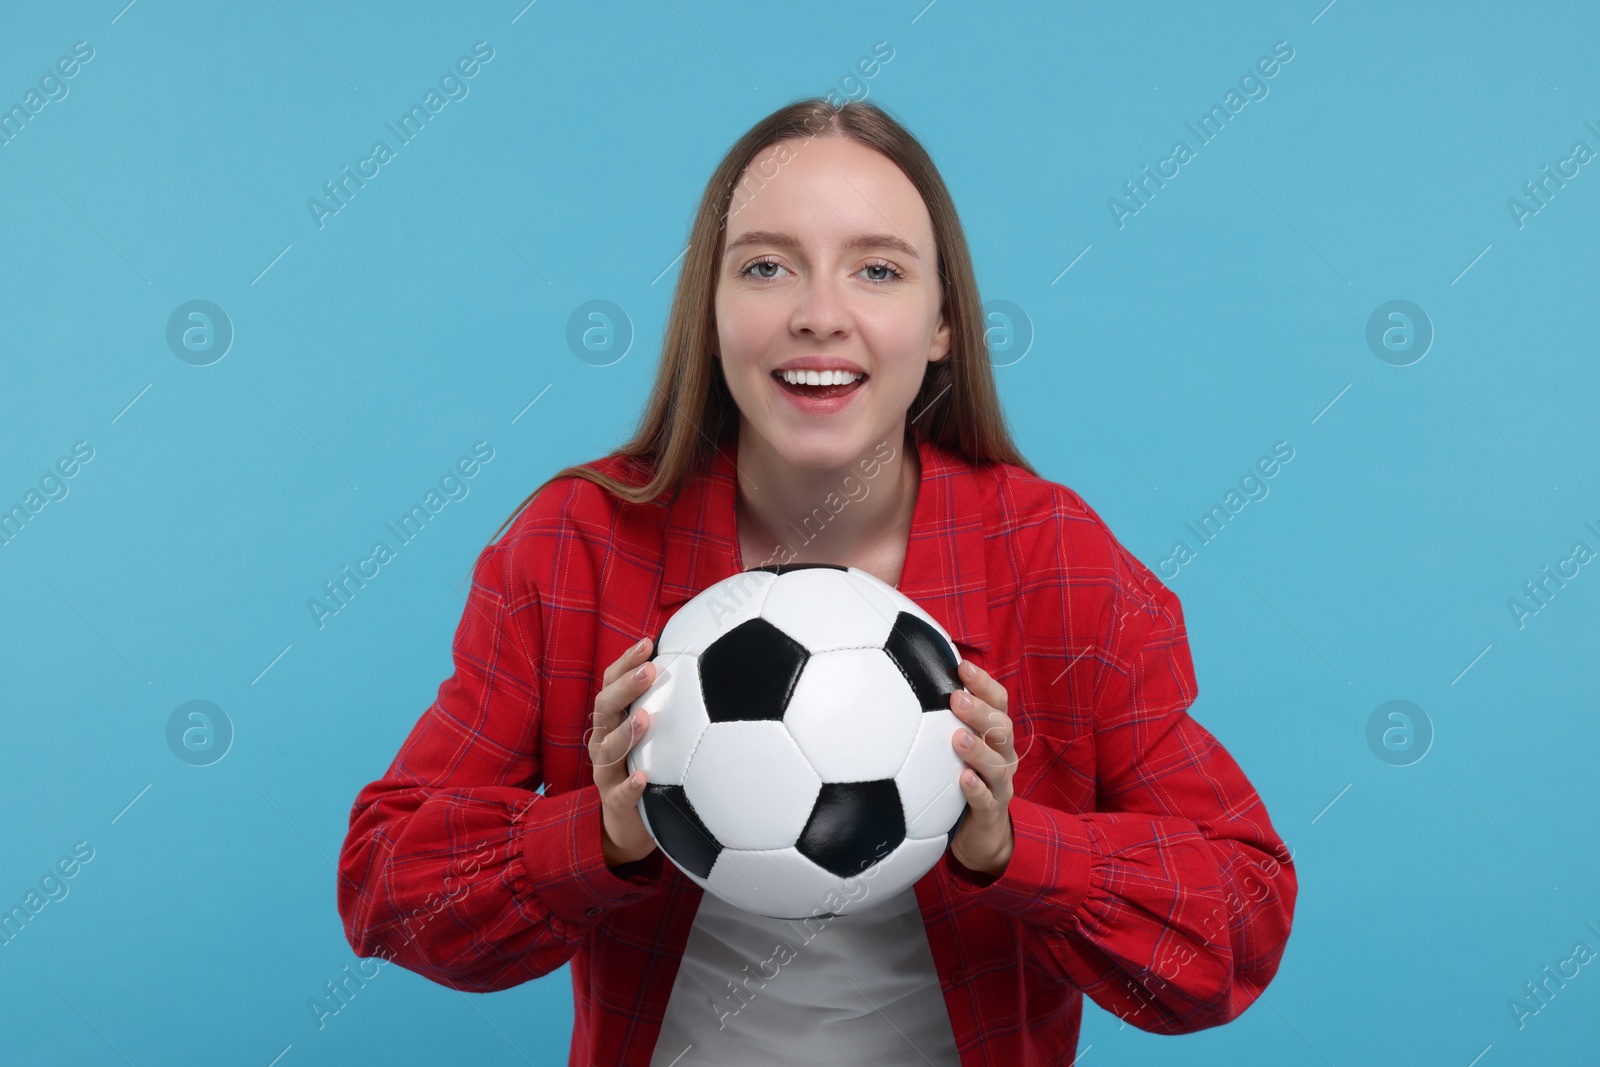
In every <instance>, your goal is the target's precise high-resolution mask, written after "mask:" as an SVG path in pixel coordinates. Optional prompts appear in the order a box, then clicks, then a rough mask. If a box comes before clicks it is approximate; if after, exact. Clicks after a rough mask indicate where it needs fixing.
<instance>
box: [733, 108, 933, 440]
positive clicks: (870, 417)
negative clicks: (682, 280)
mask: <svg viewBox="0 0 1600 1067" xmlns="http://www.w3.org/2000/svg"><path fill="white" fill-rule="evenodd" d="M729 210H730V216H729V219H728V224H727V227H726V235H725V240H724V252H723V258H722V262H721V263H720V264H719V265H718V275H717V289H716V316H717V322H716V326H717V331H716V338H717V353H716V354H717V355H718V357H719V358H720V359H721V361H722V372H723V376H724V377H725V378H726V380H727V382H728V389H729V391H730V392H732V394H733V399H734V401H735V402H736V403H737V404H738V406H739V412H740V415H741V420H740V422H741V425H740V432H741V434H742V435H744V434H749V433H752V432H753V433H754V434H755V435H757V437H759V438H760V441H759V444H758V442H756V441H750V442H747V445H758V446H760V447H765V448H768V449H770V450H772V451H773V452H776V453H777V455H778V456H780V457H782V458H783V459H784V460H785V461H787V462H788V463H790V464H793V465H794V466H798V467H820V468H829V469H838V468H841V467H845V466H848V465H850V464H852V463H854V462H855V461H856V460H857V459H858V458H859V457H860V456H861V455H862V454H864V453H866V452H870V451H872V449H873V448H874V446H875V445H876V444H877V443H878V442H879V441H883V440H888V441H889V442H890V443H891V444H892V445H894V446H896V447H898V446H899V445H900V443H901V440H902V437H903V434H904V427H905V421H906V419H907V418H909V417H911V416H912V415H916V414H919V413H918V412H909V413H908V411H907V409H908V408H909V407H910V406H911V403H912V401H913V400H914V399H915V398H916V395H917V390H918V389H919V388H920V387H921V385H922V379H923V374H924V372H925V371H926V369H927V365H928V363H929V362H930V361H933V360H939V359H943V358H945V356H946V354H947V353H948V351H949V348H950V330H949V326H948V325H947V324H946V323H945V322H944V321H943V315H942V314H941V303H942V290H941V288H940V285H939V272H938V265H937V252H936V246H935V244H934V240H933V220H932V219H931V218H930V217H929V215H928V209H927V207H926V205H924V204H923V202H922V197H921V196H920V195H919V194H918V193H917V190H916V187H915V186H913V185H912V184H911V181H910V179H909V178H907V177H906V176H905V174H904V173H902V172H901V170H900V168H899V167H897V166H896V165H895V164H894V163H893V162H892V161H891V160H890V159H889V158H888V157H887V156H884V155H882V154H881V153H879V152H877V151H875V150H874V149H871V148H868V147H866V146H865V145H861V144H858V143H856V142H855V141H851V140H846V139H843V138H837V137H819V138H816V139H814V140H812V141H809V142H801V141H787V142H782V143H780V144H777V145H774V146H772V147H771V148H769V149H767V150H766V151H764V152H763V153H761V154H760V155H758V156H757V157H756V158H755V159H754V160H753V161H752V162H751V163H750V165H749V167H747V168H746V173H745V180H744V181H743V182H741V184H740V185H739V186H737V187H736V189H735V197H734V200H733V203H732V204H731V205H730V208H729ZM796 366H800V367H805V368H810V369H813V370H815V371H821V370H823V369H833V370H848V371H851V372H853V373H856V374H860V375H862V376H863V377H862V378H861V380H859V381H857V382H854V383H851V384H846V385H842V386H839V385H836V386H834V387H832V388H831V389H830V388H826V387H823V388H819V387H816V386H809V387H808V386H803V385H802V386H786V385H785V383H784V382H782V381H780V380H779V378H780V377H781V375H780V373H779V372H780V370H781V369H782V368H793V367H796ZM823 380H824V381H826V380H827V379H826V376H824V378H823ZM830 394H837V395H830Z"/></svg>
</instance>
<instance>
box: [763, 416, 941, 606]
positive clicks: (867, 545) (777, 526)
mask: <svg viewBox="0 0 1600 1067" xmlns="http://www.w3.org/2000/svg"><path fill="white" fill-rule="evenodd" d="M752 437H753V435H751V434H748V433H744V432H741V434H740V439H739V448H738V455H737V459H736V463H737V467H738V475H737V479H738V494H737V502H736V505H735V509H734V510H735V514H736V515H737V516H738V527H739V547H740V553H741V555H742V557H743V565H744V567H746V568H750V567H759V566H763V565H767V564H772V563H838V564H842V565H845V566H856V567H861V568H862V569H863V570H866V571H868V572H869V573H872V574H874V575H876V576H877V577H878V578H880V579H882V580H884V581H886V582H888V584H890V585H894V584H896V583H897V582H898V580H899V574H900V567H901V565H902V564H903V563H904V560H905V550H906V539H907V537H908V535H909V533H910V530H911V519H912V514H913V512H914V511H915V509H916V502H917V492H918V488H919V484H920V482H921V464H920V461H919V457H918V456H917V454H916V448H915V446H914V444H909V443H907V442H906V441H905V433H904V429H903V428H902V429H901V431H900V432H899V433H897V434H892V435H890V436H889V437H888V438H886V439H885V441H883V442H880V443H878V444H876V445H874V447H873V448H871V449H868V450H867V451H866V452H865V453H863V454H862V455H861V456H858V457H856V459H854V460H853V461H851V463H849V464H848V465H847V466H844V467H841V468H838V469H818V468H810V467H795V466H793V465H791V464H789V463H786V462H784V461H783V460H782V458H781V457H779V456H778V455H777V454H776V453H774V452H772V451H771V450H770V449H767V448H764V447H752V446H751V439H752Z"/></svg>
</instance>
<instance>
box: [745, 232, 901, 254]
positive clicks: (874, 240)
mask: <svg viewBox="0 0 1600 1067" xmlns="http://www.w3.org/2000/svg"><path fill="white" fill-rule="evenodd" d="M746 245H776V246H777V247H779V248H798V247H799V246H800V242H799V241H798V240H796V239H795V238H793V237H791V236H789V235H788V234H786V233H777V232H775V231H773V230H750V231H748V232H746V233H743V234H740V235H739V236H738V237H735V238H734V239H733V240H732V241H731V242H729V244H728V247H727V250H726V251H725V252H724V253H723V255H724V256H730V255H732V254H733V253H734V252H736V251H737V250H738V249H740V248H743V247H745V246H746ZM843 247H844V248H845V250H846V251H848V250H850V249H854V248H888V249H893V250H894V251H896V252H899V253H900V254H901V255H904V256H910V257H911V258H912V259H917V260H920V259H921V258H922V256H921V255H920V254H918V252H917V250H916V248H914V247H913V246H912V245H911V243H910V242H908V241H905V240H903V239H901V238H899V237H896V236H894V235H893V234H888V233H863V234H857V235H856V236H855V237H852V238H850V239H849V240H848V241H846V242H845V243H844V245H843Z"/></svg>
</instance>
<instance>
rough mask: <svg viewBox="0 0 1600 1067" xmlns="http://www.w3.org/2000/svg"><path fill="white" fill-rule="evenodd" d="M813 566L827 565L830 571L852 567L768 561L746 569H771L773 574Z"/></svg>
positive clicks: (825, 564)
mask: <svg viewBox="0 0 1600 1067" xmlns="http://www.w3.org/2000/svg"><path fill="white" fill-rule="evenodd" d="M813 567H825V568H826V569H828V570H830V571H847V570H849V569H850V568H849V567H846V566H843V565H842V564H838V563H766V564H763V565H761V566H760V567H747V568H746V570H752V571H770V572H771V573H773V574H788V573H789V572H790V571H804V570H810V569H811V568H813Z"/></svg>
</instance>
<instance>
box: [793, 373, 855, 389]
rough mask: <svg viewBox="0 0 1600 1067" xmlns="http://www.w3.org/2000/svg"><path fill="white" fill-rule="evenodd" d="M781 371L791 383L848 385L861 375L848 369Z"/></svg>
mask: <svg viewBox="0 0 1600 1067" xmlns="http://www.w3.org/2000/svg"><path fill="white" fill-rule="evenodd" d="M779 373H780V374H782V375H783V380H784V381H786V382H788V383H789V384H790V385H848V384H850V383H851V382H853V381H855V380H856V379H858V378H860V377H861V375H859V374H854V373H852V372H850V371H847V370H824V371H814V370H786V371H780V372H779Z"/></svg>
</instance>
